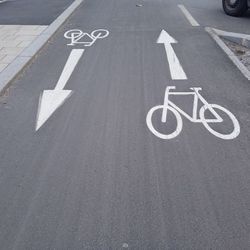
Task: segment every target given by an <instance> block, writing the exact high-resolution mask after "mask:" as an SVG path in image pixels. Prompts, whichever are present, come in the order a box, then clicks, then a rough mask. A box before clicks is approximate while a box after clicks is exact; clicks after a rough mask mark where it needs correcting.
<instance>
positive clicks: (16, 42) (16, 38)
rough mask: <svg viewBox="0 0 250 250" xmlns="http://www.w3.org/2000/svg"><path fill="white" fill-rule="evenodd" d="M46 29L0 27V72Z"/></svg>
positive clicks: (41, 27)
mask: <svg viewBox="0 0 250 250" xmlns="http://www.w3.org/2000/svg"><path fill="white" fill-rule="evenodd" d="M47 27H48V26H39V25H0V72H2V71H3V70H4V69H5V68H7V67H8V65H9V64H10V63H11V62H13V61H14V60H15V58H16V57H17V56H18V55H20V54H21V52H22V51H23V50H24V49H25V48H27V47H28V46H29V45H30V44H31V43H32V42H33V41H34V40H35V39H36V38H37V37H38V36H39V35H40V34H41V33H42V32H43V31H44V30H45V29H46V28H47Z"/></svg>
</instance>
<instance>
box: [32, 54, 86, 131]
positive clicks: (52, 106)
mask: <svg viewBox="0 0 250 250" xmlns="http://www.w3.org/2000/svg"><path fill="white" fill-rule="evenodd" d="M83 52H84V49H73V50H72V51H71V53H70V55H69V58H68V60H67V62H66V64H65V66H64V69H63V72H62V74H61V76H60V79H59V80H58V82H57V85H56V87H55V89H54V90H44V91H43V93H42V94H41V96H40V101H39V106H38V113H37V122H36V131H37V130H39V129H40V128H41V126H42V125H43V124H44V123H45V122H46V121H47V120H48V119H49V117H50V116H51V115H52V114H53V113H54V112H55V111H56V110H57V109H58V108H59V107H60V106H61V105H62V104H63V103H64V102H65V101H66V99H67V98H69V97H70V95H71V94H72V90H64V87H65V86H66V84H67V82H68V80H69V78H70V76H71V75H72V73H73V71H74V69H75V67H76V65H77V64H78V62H79V60H80V58H81V57H82V55H83Z"/></svg>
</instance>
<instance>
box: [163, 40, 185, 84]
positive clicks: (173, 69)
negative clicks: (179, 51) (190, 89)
mask: <svg viewBox="0 0 250 250" xmlns="http://www.w3.org/2000/svg"><path fill="white" fill-rule="evenodd" d="M164 46H165V51H166V54H167V58H168V63H169V69H170V73H171V77H172V79H173V80H187V76H186V73H185V72H184V70H183V68H182V66H181V64H180V61H179V59H178V57H177V56H176V54H175V52H174V49H173V48H172V46H171V44H170V43H169V44H168V43H164Z"/></svg>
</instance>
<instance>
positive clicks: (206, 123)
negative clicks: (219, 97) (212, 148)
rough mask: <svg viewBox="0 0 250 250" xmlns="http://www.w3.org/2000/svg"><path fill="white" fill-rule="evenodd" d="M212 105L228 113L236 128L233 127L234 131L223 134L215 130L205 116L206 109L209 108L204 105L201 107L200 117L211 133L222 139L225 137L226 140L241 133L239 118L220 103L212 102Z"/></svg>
mask: <svg viewBox="0 0 250 250" xmlns="http://www.w3.org/2000/svg"><path fill="white" fill-rule="evenodd" d="M210 106H211V107H212V108H213V109H219V110H221V111H223V112H224V113H225V114H227V115H228V116H229V118H230V119H231V121H232V122H233V125H234V129H233V132H232V133H230V134H221V133H219V132H217V131H215V130H214V129H213V128H211V127H210V125H209V123H208V122H207V121H206V118H205V111H206V110H207V109H208V107H206V106H203V107H202V108H201V109H200V118H201V121H202V123H203V125H204V126H205V128H206V129H207V130H208V131H209V132H210V133H211V134H213V135H215V136H217V137H219V138H221V139H224V140H232V139H235V138H236V137H237V136H238V135H239V134H240V124H239V122H238V120H237V119H236V117H235V116H234V115H233V114H232V113H231V112H230V111H229V110H227V109H226V108H224V107H222V106H220V105H217V104H210Z"/></svg>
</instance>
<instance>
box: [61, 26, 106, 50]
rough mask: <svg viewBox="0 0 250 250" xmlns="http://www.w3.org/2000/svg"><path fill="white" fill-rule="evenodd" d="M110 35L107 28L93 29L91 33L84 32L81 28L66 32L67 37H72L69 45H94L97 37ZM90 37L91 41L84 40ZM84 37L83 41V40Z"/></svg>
mask: <svg viewBox="0 0 250 250" xmlns="http://www.w3.org/2000/svg"><path fill="white" fill-rule="evenodd" d="M108 35H109V31H108V30H105V29H97V30H94V31H92V32H91V33H90V34H89V33H86V32H83V31H81V30H79V29H72V30H68V31H67V32H65V33H64V37H65V38H66V39H70V40H71V42H70V43H68V44H67V45H69V46H74V45H76V44H82V45H84V46H87V47H90V46H92V45H93V44H94V43H95V41H96V40H97V39H103V38H105V37H107V36H108ZM84 38H85V39H88V40H89V41H83V39H84ZM81 39H82V41H81Z"/></svg>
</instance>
